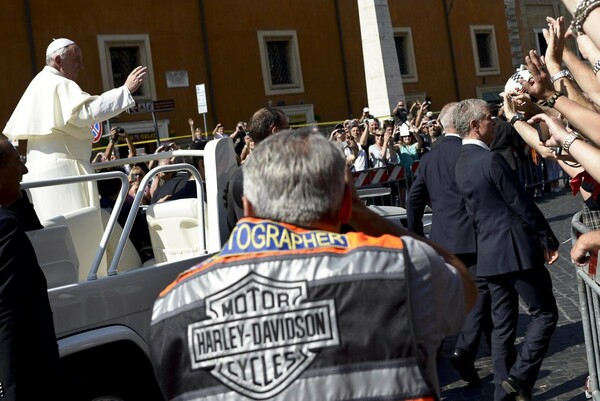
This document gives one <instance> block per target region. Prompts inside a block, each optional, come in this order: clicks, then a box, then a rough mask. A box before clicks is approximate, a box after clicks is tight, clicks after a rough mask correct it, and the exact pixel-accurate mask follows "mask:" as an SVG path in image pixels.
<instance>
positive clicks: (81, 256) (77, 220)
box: [42, 206, 107, 281]
mask: <svg viewBox="0 0 600 401" xmlns="http://www.w3.org/2000/svg"><path fill="white" fill-rule="evenodd" d="M42 225H43V226H44V227H54V226H67V227H68V228H69V231H70V233H71V238H72V239H73V245H74V246H75V252H76V253H77V259H78V260H79V281H86V280H87V277H88V273H89V271H90V267H91V266H92V263H93V262H94V258H95V256H96V252H97V251H98V244H99V243H100V239H101V238H102V233H103V232H104V228H103V225H102V218H101V216H100V212H99V210H98V208H96V207H93V206H88V207H84V208H82V209H79V210H75V211H73V212H70V213H67V214H65V215H61V216H56V217H53V218H51V219H49V220H46V221H44V222H42ZM106 270H107V265H106V255H104V257H103V258H102V261H101V262H100V266H99V268H98V277H101V276H106Z"/></svg>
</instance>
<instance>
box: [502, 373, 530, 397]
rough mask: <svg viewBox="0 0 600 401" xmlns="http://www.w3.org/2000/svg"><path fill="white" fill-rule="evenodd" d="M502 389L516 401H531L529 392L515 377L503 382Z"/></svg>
mask: <svg viewBox="0 0 600 401" xmlns="http://www.w3.org/2000/svg"><path fill="white" fill-rule="evenodd" d="M502 388H503V389H504V391H506V393H507V394H508V395H510V396H513V397H514V398H515V401H529V400H530V399H531V397H530V396H529V391H527V390H526V389H525V388H524V387H523V385H522V384H521V381H520V380H519V379H517V378H516V377H513V376H508V377H507V378H506V380H503V381H502Z"/></svg>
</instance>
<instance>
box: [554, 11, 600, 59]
mask: <svg viewBox="0 0 600 401" xmlns="http://www.w3.org/2000/svg"><path fill="white" fill-rule="evenodd" d="M562 2H563V4H564V5H565V7H566V9H567V10H569V12H570V13H571V14H572V15H573V20H572V22H571V27H570V29H571V31H573V33H574V34H575V35H581V34H586V35H589V36H590V38H591V39H592V42H594V44H595V45H596V46H597V47H599V48H600V29H597V27H598V26H600V8H599V7H596V8H593V9H591V10H590V9H589V7H590V6H592V7H593V6H594V5H593V4H591V3H590V2H588V1H581V0H562Z"/></svg>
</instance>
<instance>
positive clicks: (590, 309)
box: [571, 212, 600, 401]
mask: <svg viewBox="0 0 600 401" xmlns="http://www.w3.org/2000/svg"><path fill="white" fill-rule="evenodd" d="M581 214H582V212H577V213H575V215H574V216H573V218H572V220H571V245H573V244H575V241H577V238H579V235H581V234H585V233H587V232H590V231H591V230H590V228H588V227H587V226H586V225H585V224H583V223H582V222H581ZM588 267H589V266H584V267H577V288H578V290H579V304H580V308H581V321H582V324H583V335H584V338H585V350H586V354H587V361H588V370H589V381H588V383H589V385H588V393H591V396H592V399H594V400H595V401H600V383H599V381H598V379H599V374H598V373H599V370H598V369H599V368H600V338H599V337H600V285H599V283H598V281H597V278H596V274H595V273H596V272H595V271H590V269H588Z"/></svg>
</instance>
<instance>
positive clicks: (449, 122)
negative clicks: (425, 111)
mask: <svg viewBox="0 0 600 401" xmlns="http://www.w3.org/2000/svg"><path fill="white" fill-rule="evenodd" d="M457 104H458V102H450V103H447V104H446V105H444V107H442V110H441V111H440V115H439V116H438V121H439V122H440V124H442V129H444V130H447V129H453V128H454V129H455V128H456V127H455V126H454V116H453V114H454V109H455V108H456V105H457Z"/></svg>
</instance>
